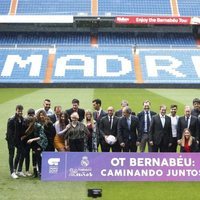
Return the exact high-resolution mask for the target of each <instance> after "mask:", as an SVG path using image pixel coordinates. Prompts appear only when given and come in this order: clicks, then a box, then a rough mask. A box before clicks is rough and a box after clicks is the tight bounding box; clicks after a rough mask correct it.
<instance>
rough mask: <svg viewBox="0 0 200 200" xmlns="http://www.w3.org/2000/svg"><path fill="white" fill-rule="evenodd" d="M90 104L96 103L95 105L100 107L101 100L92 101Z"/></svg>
mask: <svg viewBox="0 0 200 200" xmlns="http://www.w3.org/2000/svg"><path fill="white" fill-rule="evenodd" d="M92 103H96V104H99V105H100V106H101V100H100V99H94V100H93V101H92Z"/></svg>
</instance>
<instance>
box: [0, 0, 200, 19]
mask: <svg viewBox="0 0 200 200" xmlns="http://www.w3.org/2000/svg"><path fill="white" fill-rule="evenodd" d="M11 2H12V0H1V5H0V15H7V14H9V10H10V8H11V7H13V9H14V10H15V11H16V12H15V13H16V14H17V15H74V16H91V15H95V14H96V13H97V14H98V15H99V16H117V15H159V16H160V15H165V16H171V15H173V11H172V7H171V1H170V0H75V1H74V0H65V1H64V0H56V1H55V0H48V1H47V0H32V1H27V0H18V1H16V2H17V4H12V5H15V6H11ZM177 2H178V4H177V5H176V7H177V10H179V14H180V16H200V9H199V3H200V2H199V0H190V1H189V0H178V1H177ZM95 5H96V6H95ZM94 13H95V14H94Z"/></svg>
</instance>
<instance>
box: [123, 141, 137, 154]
mask: <svg viewBox="0 0 200 200" xmlns="http://www.w3.org/2000/svg"><path fill="white" fill-rule="evenodd" d="M122 150H123V152H137V146H136V141H133V140H128V141H126V142H125V147H123V149H122Z"/></svg>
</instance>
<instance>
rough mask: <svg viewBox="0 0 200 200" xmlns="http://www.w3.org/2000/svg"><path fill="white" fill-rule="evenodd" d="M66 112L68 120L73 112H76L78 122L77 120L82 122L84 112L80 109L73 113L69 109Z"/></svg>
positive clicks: (71, 109)
mask: <svg viewBox="0 0 200 200" xmlns="http://www.w3.org/2000/svg"><path fill="white" fill-rule="evenodd" d="M66 112H67V114H68V115H69V118H70V116H71V114H72V113H73V112H77V113H78V115H79V120H78V121H79V122H82V121H83V119H84V118H85V110H84V109H82V108H78V111H74V110H73V108H70V109H68V110H66Z"/></svg>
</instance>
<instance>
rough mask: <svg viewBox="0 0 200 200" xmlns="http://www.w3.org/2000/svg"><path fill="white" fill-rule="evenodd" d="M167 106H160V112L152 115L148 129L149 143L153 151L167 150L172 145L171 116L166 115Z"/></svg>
mask: <svg viewBox="0 0 200 200" xmlns="http://www.w3.org/2000/svg"><path fill="white" fill-rule="evenodd" d="M166 110H167V107H166V106H165V105H162V106H160V113H159V114H158V115H154V116H153V117H152V120H151V123H150V129H149V143H150V145H151V146H152V147H153V152H158V151H160V152H169V147H170V146H171V145H172V143H171V142H172V127H171V118H170V117H169V116H167V115H166Z"/></svg>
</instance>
